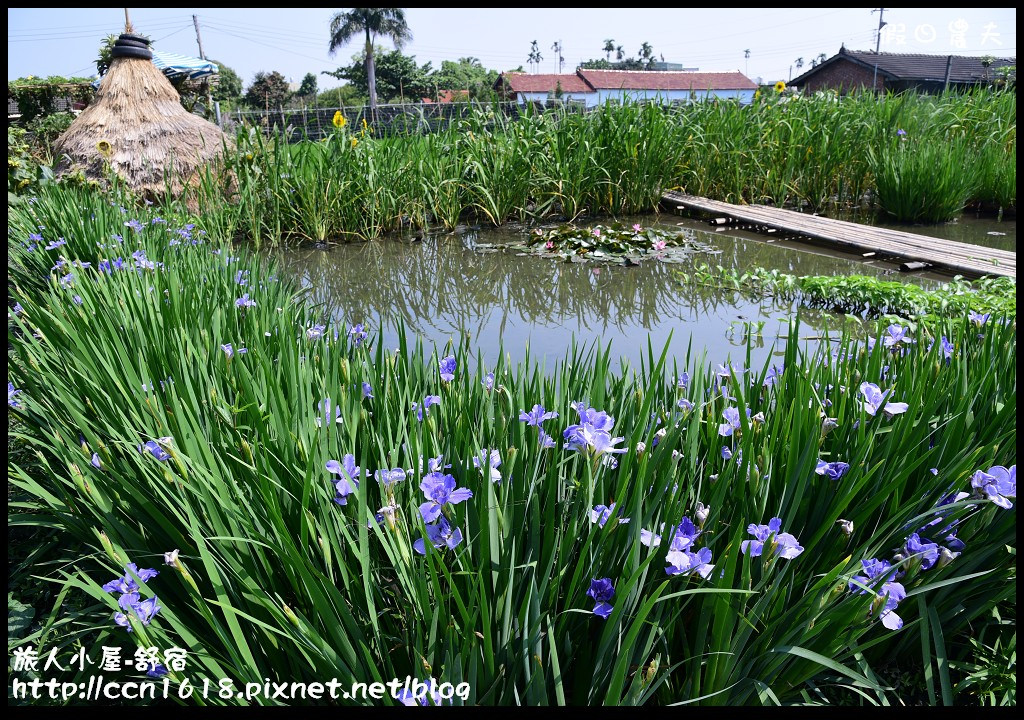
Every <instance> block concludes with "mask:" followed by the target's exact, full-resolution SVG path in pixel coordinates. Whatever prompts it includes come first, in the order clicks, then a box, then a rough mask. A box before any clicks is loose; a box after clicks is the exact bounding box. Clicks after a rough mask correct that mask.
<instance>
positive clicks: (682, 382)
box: [676, 370, 690, 390]
mask: <svg viewBox="0 0 1024 720" xmlns="http://www.w3.org/2000/svg"><path fill="white" fill-rule="evenodd" d="M689 386H690V373H688V372H686V371H685V370H684V371H683V374H682V375H680V376H679V377H678V378H677V379H676V387H678V388H679V389H680V390H685V389H686V388H688V387H689Z"/></svg>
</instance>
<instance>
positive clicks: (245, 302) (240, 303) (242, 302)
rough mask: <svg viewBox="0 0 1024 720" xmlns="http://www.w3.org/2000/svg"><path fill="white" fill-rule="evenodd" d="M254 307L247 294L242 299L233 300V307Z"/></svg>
mask: <svg viewBox="0 0 1024 720" xmlns="http://www.w3.org/2000/svg"><path fill="white" fill-rule="evenodd" d="M255 305H256V301H255V300H253V299H251V298H250V297H249V293H245V294H243V295H242V297H240V298H238V299H237V300H235V307H240V308H251V307H254V306H255Z"/></svg>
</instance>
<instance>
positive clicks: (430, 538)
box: [412, 515, 463, 555]
mask: <svg viewBox="0 0 1024 720" xmlns="http://www.w3.org/2000/svg"><path fill="white" fill-rule="evenodd" d="M426 530H427V536H426V537H425V538H418V539H416V540H415V541H414V542H413V544H412V548H413V550H415V551H416V552H417V553H419V554H420V555H426V554H427V545H426V544H427V542H430V544H431V545H432V546H433V547H434V548H435V549H438V550H439V549H441V548H443V547H447V548H448V549H449V550H454V549H455V548H456V547H458V546H459V545H460V544H461V543H462V539H463V538H462V531H461V530H460V529H459V528H457V527H456V528H453V527H452V526H451V524H449V522H448V520H447V518H445V516H444V515H441V516H440V517H439V518H438V520H437V522H436V523H432V524H429V525H427V526H426Z"/></svg>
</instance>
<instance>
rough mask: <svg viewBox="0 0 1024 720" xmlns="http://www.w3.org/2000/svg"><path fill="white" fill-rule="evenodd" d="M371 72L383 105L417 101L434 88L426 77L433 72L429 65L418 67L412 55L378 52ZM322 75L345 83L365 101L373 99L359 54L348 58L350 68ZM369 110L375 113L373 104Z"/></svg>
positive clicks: (364, 65)
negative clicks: (373, 72) (373, 71)
mask: <svg viewBox="0 0 1024 720" xmlns="http://www.w3.org/2000/svg"><path fill="white" fill-rule="evenodd" d="M374 70H375V76H376V77H375V83H376V91H377V93H378V97H379V99H382V100H383V101H384V102H392V101H394V100H398V99H405V100H410V99H411V100H413V101H419V99H420V98H423V97H426V96H427V95H429V94H430V93H431V91H432V90H433V89H434V88H433V85H432V84H431V82H430V75H431V73H432V72H433V68H432V67H431V66H430V63H429V62H428V63H426V64H424V65H423V66H422V67H421V66H419V65H417V64H416V56H415V55H403V54H402V51H401V50H393V51H392V52H386V53H381V54H380V55H379V56H378V57H377V60H376V63H375V68H374ZM324 74H325V75H330V76H331V77H335V78H338V79H339V80H348V81H349V83H351V84H352V86H353V87H355V89H356V90H357V91H358V92H359V93H361V94H364V95H366V96H367V97H369V98H372V97H373V96H372V92H371V89H370V78H369V75H368V74H367V68H366V62H365V60H364V58H363V57H362V56H361V55H359V54H357V55H354V56H353V57H352V64H351V65H348V66H345V67H340V68H338V69H337V70H335V71H334V72H325V73H324ZM370 107H371V111H375V110H376V105H375V104H373V103H371V105H370Z"/></svg>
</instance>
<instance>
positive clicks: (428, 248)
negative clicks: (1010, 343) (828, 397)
mask: <svg viewBox="0 0 1024 720" xmlns="http://www.w3.org/2000/svg"><path fill="white" fill-rule="evenodd" d="M624 221H625V222H626V223H627V224H629V223H632V222H640V223H642V224H644V225H645V226H646V225H649V224H657V225H659V226H665V227H672V228H676V227H678V228H683V229H686V230H687V231H688V232H690V233H693V236H694V239H695V240H696V241H697V242H699V243H701V244H709V245H711V246H713V247H714V248H715V250H714V251H712V252H700V253H696V254H695V255H694V256H693V257H692V263H702V262H703V263H708V264H710V265H722V266H723V267H726V268H737V269H740V270H744V269H747V268H753V267H765V268H769V269H771V268H777V269H779V270H781V271H784V272H787V273H793V274H797V275H822V274H825V275H827V274H854V273H859V274H868V275H882V274H888V275H891V277H892V279H908V278H907V276H903V275H900V274H898V273H895V272H894V271H893V270H892V267H891V266H888V267H886V266H882V265H880V264H877V263H876V264H873V265H872V264H865V263H863V262H857V261H855V260H852V259H849V258H847V257H842V256H839V255H837V254H834V253H829V252H828V251H826V250H823V249H820V248H808V247H801V246H797V245H795V244H792V243H780V242H769V241H768V240H766V239H764V238H757V237H746V238H745V237H740V236H738V234H737V233H733V232H731V231H724V232H713V231H711V230H709V228H708V226H707V225H705V224H703V223H699V222H697V221H694V220H681V219H680V218H678V217H673V216H671V215H658V216H645V217H642V218H630V219H625V220H624ZM510 232H516V231H513V230H508V229H481V230H474V229H469V230H466V231H464V232H461V233H456V234H447V235H437V236H433V237H430V236H428V237H426V238H424V239H423V240H422V241H420V242H411V241H399V240H393V241H382V242H375V243H360V244H346V245H336V246H331V247H329V248H326V249H313V248H302V249H288V250H280V251H277V252H276V253H275V256H276V257H277V259H278V260H279V262H280V263H281V265H282V270H283V271H284V272H285V273H290V274H293V275H294V276H297V277H298V279H299V281H300V282H301V284H302V285H303V286H304V287H305V288H307V289H308V291H309V293H310V299H311V301H312V302H313V303H315V304H317V305H318V306H320V307H322V308H323V309H324V312H325V314H326V315H331V316H333V317H334V318H335V319H336V320H337V321H338V322H340V323H342V324H353V323H356V322H362V323H364V324H366V325H368V326H371V327H373V328H374V329H377V330H379V331H380V332H381V333H382V338H383V342H384V343H385V346H386V347H391V346H394V345H395V344H396V343H395V340H396V333H395V327H394V326H395V322H396V321H398V320H400V321H401V322H403V323H404V324H405V326H406V327H407V328H408V329H409V330H411V331H414V332H415V333H416V334H418V335H420V336H422V337H423V339H424V342H425V343H427V344H428V346H429V344H430V343H435V344H437V345H439V346H442V347H443V345H444V344H445V343H446V342H447V341H448V339H449V338H452V339H454V340H455V341H456V342H457V341H458V336H459V335H463V334H464V335H466V336H468V338H469V341H470V345H471V347H472V348H474V349H478V350H479V352H480V355H481V359H482V360H483V361H484V362H485V363H486V364H487V365H488V366H493V364H494V363H495V361H496V359H497V357H498V354H499V352H501V351H504V352H505V353H507V354H508V355H509V356H510V357H511V359H512V361H513V362H517V361H519V360H522V359H523V358H524V357H525V355H526V352H527V348H529V353H530V355H531V357H533V358H534V359H536V360H540V361H543V362H545V363H546V364H547V367H548V368H549V369H550V368H552V367H553V365H554V363H555V361H556V360H558V359H560V358H562V357H563V356H564V354H565V352H566V350H567V349H568V348H569V347H570V346H571V344H572V342H573V340H574V339H575V341H576V342H578V343H580V344H584V345H588V344H591V343H599V344H607V343H611V352H612V357H613V358H614V357H621V358H623V359H625V360H626V361H628V362H629V363H630V364H631V365H632V366H634V367H637V366H639V363H640V361H641V359H642V358H644V357H646V352H647V342H648V337H649V338H650V341H651V343H652V345H653V347H654V349H655V351H660V350H661V348H662V347H664V345H665V344H666V343H669V346H670V353H672V354H673V355H675V356H676V357H678V358H679V359H680V360H682V359H683V358H684V357H685V356H686V353H687V348H688V346H690V343H691V340H692V351H693V352H694V353H700V352H702V351H704V349H705V348H706V350H707V353H708V358H709V360H711V361H713V362H715V363H717V362H721V361H724V360H725V358H726V356H730V355H731V356H732V357H733V358H734V359H736V360H737V361H740V360H744V355H745V353H746V343H747V338H746V333H745V329H744V324H745V323H754V324H755V326H754V327H755V332H754V333H753V335H754V338H753V343H754V346H755V347H754V351H753V353H752V358H751V361H752V362H763V361H764V360H765V359H766V358H767V356H768V353H769V352H770V349H771V346H772V345H773V343H775V340H776V337H777V336H778V335H779V334H780V332H781V333H782V334H785V330H786V322H787V321H788V318H789V316H790V315H791V313H792V312H793V307H792V306H791V304H790V303H789V302H786V301H778V300H775V299H772V298H765V299H759V300H751V299H749V298H746V297H743V296H741V295H740V294H738V293H735V292H732V291H723V290H721V289H715V288H709V287H696V286H693V285H689V284H683V283H681V282H680V281H679V279H678V273H679V272H680V271H685V270H688V269H689V267H690V265H689V264H687V263H683V264H669V263H662V262H645V263H642V264H641V265H640V266H637V267H623V266H617V265H615V266H612V265H596V264H585V263H579V264H577V263H567V262H560V261H553V260H550V259H544V258H539V257H535V256H524V255H520V254H518V253H516V252H514V251H499V252H486V253H485V252H479V251H477V250H475V249H474V247H475V245H476V244H477V243H480V244H502V243H505V242H507V241H508V240H509V239H510V238H509V236H508V233H510ZM918 281H923V282H924V283H925V284H928V282H929V281H928V280H927V279H918ZM803 317H804V320H805V325H804V332H803V333H802V336H805V337H807V338H808V339H809V341H814V338H816V337H817V335H818V333H819V332H820V331H821V330H823V329H825V328H826V327H832V328H835V327H838V325H839V323H840V322H841V320H840V319H839V318H836V317H834V316H831V315H829V314H827V313H815V312H811V311H804V313H803ZM761 322H763V323H764V326H763V328H762V329H761V331H760V333H758V332H756V324H757V323H761ZM782 350H783V345H782V343H778V346H777V347H776V352H778V353H781V351H782Z"/></svg>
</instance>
